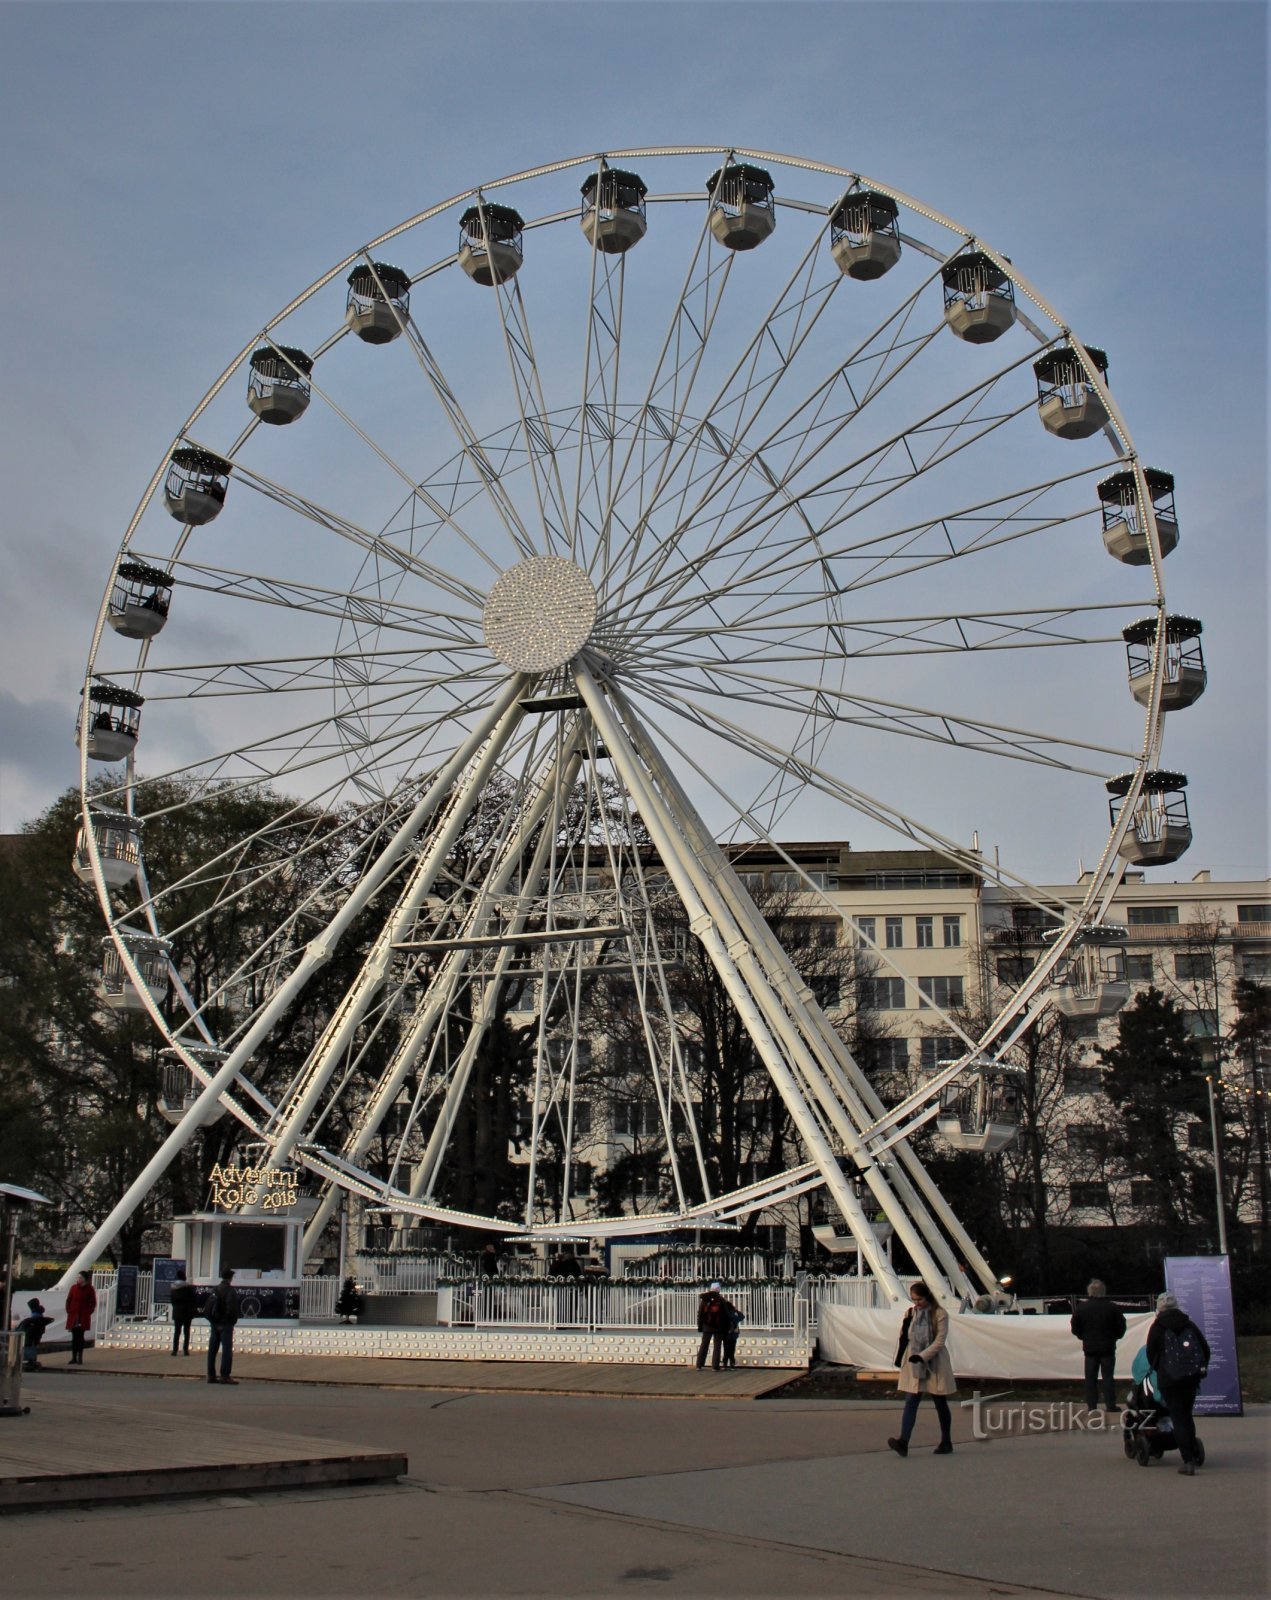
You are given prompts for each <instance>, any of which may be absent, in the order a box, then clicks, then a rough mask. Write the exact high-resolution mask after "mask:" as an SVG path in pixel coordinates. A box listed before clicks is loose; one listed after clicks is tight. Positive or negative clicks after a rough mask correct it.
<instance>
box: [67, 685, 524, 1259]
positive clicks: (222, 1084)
mask: <svg viewBox="0 0 1271 1600" xmlns="http://www.w3.org/2000/svg"><path fill="white" fill-rule="evenodd" d="M526 681H527V680H526V679H525V678H523V677H519V676H518V677H516V678H513V679H511V680H510V681H509V682H508V683H507V684H506V685H505V686H504V689H503V691H502V693H501V694H500V695H499V697H498V698H497V699H496V700H495V702H494V704H493V705H492V706H491V708H490V710H489V711H488V712H487V713H486V715H485V717H484V718H482V720H481V721H480V722H479V723H478V724H477V726H476V727H475V728H474V729H473V730H472V732H471V733H470V734H469V735H468V737H467V738H466V739H465V740H464V741H463V743H462V744H461V745H460V746H459V748H458V749H457V750H456V751H455V752H454V754H453V755H452V756H451V757H450V759H449V760H448V761H447V762H446V763H445V764H444V766H442V768H441V769H440V771H439V772H438V773H437V775H436V777H435V778H434V779H433V781H432V783H431V784H429V786H428V789H427V791H426V792H425V794H424V795H423V797H422V798H421V799H420V801H419V803H418V804H417V805H416V806H415V808H414V810H413V811H412V812H411V814H410V816H409V817H408V818H407V819H406V821H405V822H404V823H403V824H402V825H401V827H400V828H399V829H398V830H397V832H396V833H395V834H394V835H393V837H392V839H390V840H389V842H388V844H387V845H386V846H385V847H384V849H383V850H382V851H381V852H380V854H379V856H378V857H377V858H376V860H375V862H374V863H373V864H372V866H371V867H370V869H369V870H368V871H367V872H366V874H365V875H364V876H363V878H362V880H361V881H360V882H359V883H358V885H357V887H356V888H355V889H354V890H353V892H352V894H351V895H350V896H349V898H348V899H347V900H346V901H345V902H344V904H343V905H342V906H341V907H340V909H339V911H337V912H336V914H335V916H334V917H332V919H331V921H330V922H329V923H328V924H327V926H326V927H325V928H324V929H323V930H322V932H321V933H319V934H318V935H317V937H316V938H314V939H312V940H310V942H309V944H308V945H307V946H306V948H305V952H304V954H303V955H302V956H301V958H300V960H299V961H298V962H297V964H296V968H295V971H294V972H292V973H291V975H290V976H289V977H288V978H287V979H286V981H285V982H284V983H282V984H280V985H279V986H278V988H277V989H276V990H275V992H274V994H273V995H272V996H271V997H270V999H269V1001H268V1002H267V1003H266V1004H265V1006H264V1007H263V1008H262V1009H261V1011H260V1013H259V1014H258V1015H257V1017H256V1020H255V1021H254V1022H253V1023H252V1025H251V1027H250V1028H249V1029H248V1030H247V1032H246V1033H245V1034H244V1035H243V1037H242V1038H241V1039H240V1040H239V1042H238V1044H237V1045H236V1046H235V1047H234V1049H233V1050H232V1051H231V1052H230V1054H229V1055H228V1056H227V1057H226V1059H225V1061H224V1063H223V1065H222V1066H221V1068H220V1070H219V1071H218V1072H217V1073H216V1075H215V1077H213V1078H212V1080H211V1081H210V1083H208V1085H207V1087H206V1088H205V1089H204V1090H203V1091H202V1093H201V1094H200V1095H199V1096H198V1098H197V1099H196V1100H195V1101H194V1103H193V1105H191V1107H190V1108H189V1110H188V1111H187V1112H186V1114H185V1116H183V1117H182V1118H181V1120H180V1122H178V1123H177V1125H176V1127H175V1128H173V1130H172V1132H171V1133H170V1134H169V1135H168V1137H167V1138H166V1139H165V1140H164V1142H163V1144H162V1145H160V1147H159V1149H158V1150H157V1151H156V1152H155V1154H154V1155H153V1156H152V1157H151V1158H150V1160H149V1161H148V1162H147V1163H146V1166H145V1169H144V1170H143V1171H142V1172H141V1173H139V1174H138V1176H137V1177H136V1178H135V1179H134V1180H133V1182H132V1183H131V1184H130V1185H129V1186H128V1189H127V1191H126V1193H125V1194H124V1195H123V1197H122V1198H121V1199H120V1201H119V1203H118V1205H116V1206H115V1207H114V1209H113V1210H112V1211H111V1213H110V1215H109V1216H108V1217H107V1218H106V1219H105V1221H104V1222H102V1223H101V1225H100V1226H99V1227H98V1228H97V1230H96V1231H95V1232H94V1234H93V1236H92V1238H91V1239H90V1240H89V1241H88V1243H87V1244H86V1245H85V1246H84V1248H83V1249H82V1250H81V1251H80V1253H79V1255H78V1256H76V1258H75V1260H74V1261H73V1262H72V1263H71V1265H70V1266H69V1267H68V1268H67V1269H66V1271H65V1272H64V1273H63V1275H62V1277H61V1278H60V1279H59V1281H58V1287H59V1288H62V1287H69V1286H70V1284H71V1283H73V1282H74V1280H75V1277H76V1275H77V1274H78V1273H79V1272H81V1271H82V1270H83V1269H84V1267H86V1266H90V1265H91V1264H92V1263H93V1262H94V1261H96V1260H97V1258H98V1256H99V1255H100V1254H101V1252H102V1251H103V1250H104V1249H105V1248H106V1247H107V1246H109V1244H110V1243H111V1241H112V1240H113V1239H114V1237H115V1235H116V1234H117V1233H118V1232H119V1230H120V1228H121V1227H122V1226H123V1225H124V1223H125V1222H127V1220H128V1218H129V1217H130V1216H131V1215H132V1214H133V1212H134V1211H135V1210H136V1208H137V1206H138V1205H139V1204H140V1203H141V1200H142V1199H143V1197H144V1196H145V1195H147V1194H149V1192H150V1190H151V1189H152V1188H153V1187H154V1185H155V1184H156V1183H157V1182H158V1181H159V1179H160V1178H161V1177H162V1176H163V1174H164V1173H165V1172H166V1171H167V1170H168V1168H169V1167H170V1166H171V1165H172V1163H173V1162H174V1161H175V1160H176V1158H177V1156H178V1155H180V1153H181V1151H182V1150H183V1149H184V1148H185V1146H186V1145H187V1144H188V1143H189V1141H190V1139H191V1138H192V1137H193V1135H194V1133H195V1131H196V1130H197V1129H198V1128H199V1127H200V1126H201V1124H202V1122H203V1120H204V1118H205V1117H206V1116H207V1114H208V1113H209V1112H210V1111H211V1110H212V1108H213V1107H214V1106H215V1105H216V1104H217V1102H218V1101H219V1100H220V1097H221V1096H222V1095H223V1094H224V1093H225V1092H226V1091H227V1090H228V1089H229V1088H230V1087H231V1086H232V1085H233V1083H234V1081H235V1079H236V1078H237V1077H238V1076H239V1074H240V1073H242V1072H243V1071H244V1070H245V1068H246V1067H247V1064H248V1062H249V1061H250V1060H251V1058H252V1055H253V1054H254V1052H255V1051H256V1050H257V1049H258V1048H259V1046H260V1045H261V1044H262V1043H263V1041H264V1040H265V1039H266V1038H268V1036H269V1034H270V1033H271V1032H272V1030H273V1028H274V1026H275V1024H276V1023H277V1022H278V1021H279V1020H280V1018H281V1017H282V1016H283V1015H284V1014H285V1013H286V1011H287V1008H288V1007H289V1006H290V1005H291V1003H292V1001H293V1000H294V999H295V998H296V996H297V995H298V994H300V992H301V991H302V990H303V989H304V987H305V985H306V984H307V983H308V982H309V980H310V979H311V978H312V977H313V975H314V973H315V972H317V971H318V970H319V969H320V968H321V967H323V966H325V965H326V963H327V962H328V961H329V960H330V959H331V956H332V955H333V953H334V951H335V949H336V946H337V945H338V944H339V942H340V940H341V939H342V938H343V937H344V935H345V934H346V933H347V932H348V930H349V928H350V927H351V926H352V924H353V923H354V922H355V921H356V919H357V918H358V917H359V916H360V915H361V914H362V912H363V911H364V910H365V908H366V906H367V905H368V904H369V903H370V901H371V900H372V899H373V898H374V896H375V894H376V893H377V892H378V891H379V889H380V888H381V887H382V885H383V884H384V882H385V881H386V880H387V878H388V877H389V876H390V874H391V873H392V872H393V870H394V868H395V867H396V866H397V864H398V862H399V861H400V860H401V858H402V856H403V855H405V853H406V851H407V850H408V849H409V848H410V846H411V844H412V843H413V842H414V840H415V838H416V836H417V835H418V833H419V830H420V829H421V828H422V827H423V826H424V824H425V823H426V822H427V821H428V819H429V818H430V817H431V816H432V814H433V812H434V811H435V810H436V809H437V807H438V805H440V803H441V801H442V799H443V798H444V797H445V795H446V793H447V791H448V790H449V789H450V787H451V786H452V785H453V783H454V782H455V779H456V778H458V776H459V775H460V773H462V771H463V769H464V768H465V767H466V766H467V765H468V763H469V762H470V761H471V760H472V758H473V756H474V755H475V754H476V752H477V751H478V750H479V749H480V748H481V746H482V744H484V743H485V741H486V739H487V738H489V736H490V733H491V731H492V730H493V729H494V728H495V727H497V726H498V724H499V722H500V720H501V719H502V718H503V717H504V716H505V715H506V714H507V712H508V710H509V708H510V707H513V706H515V705H516V702H517V700H518V699H519V698H520V696H521V695H522V694H524V693H525V688H526Z"/></svg>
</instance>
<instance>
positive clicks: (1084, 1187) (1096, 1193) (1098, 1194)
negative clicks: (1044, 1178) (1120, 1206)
mask: <svg viewBox="0 0 1271 1600" xmlns="http://www.w3.org/2000/svg"><path fill="white" fill-rule="evenodd" d="M1068 1198H1069V1200H1070V1201H1071V1202H1072V1204H1073V1205H1074V1206H1075V1207H1076V1208H1077V1209H1078V1210H1079V1211H1095V1210H1100V1209H1103V1208H1106V1206H1107V1204H1108V1186H1107V1184H1106V1183H1070V1184H1069V1185H1068Z"/></svg>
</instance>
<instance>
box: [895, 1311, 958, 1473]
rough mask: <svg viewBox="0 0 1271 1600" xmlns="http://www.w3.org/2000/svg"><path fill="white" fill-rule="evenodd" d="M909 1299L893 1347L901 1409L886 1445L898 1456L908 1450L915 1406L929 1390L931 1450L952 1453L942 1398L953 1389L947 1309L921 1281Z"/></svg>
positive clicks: (945, 1408) (915, 1414)
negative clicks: (936, 1434)
mask: <svg viewBox="0 0 1271 1600" xmlns="http://www.w3.org/2000/svg"><path fill="white" fill-rule="evenodd" d="M909 1298H910V1300H912V1301H913V1304H912V1305H911V1306H910V1308H909V1310H908V1311H907V1312H906V1313H905V1320H904V1322H903V1323H902V1324H901V1328H900V1343H899V1345H897V1347H896V1365H897V1366H898V1367H899V1368H900V1378H899V1381H898V1382H897V1384H896V1387H897V1389H898V1390H899V1391H900V1393H901V1394H903V1395H904V1397H905V1413H904V1416H903V1417H902V1418H901V1423H900V1437H899V1439H888V1441H887V1447H888V1449H889V1450H894V1451H895V1452H896V1454H897V1455H898V1456H907V1455H908V1454H909V1436H910V1434H911V1433H912V1432H913V1431H914V1423H915V1421H916V1420H917V1417H918V1407H919V1406H920V1405H921V1404H922V1397H923V1395H924V1394H929V1395H930V1396H931V1399H932V1401H933V1403H934V1404H935V1408H936V1416H937V1417H938V1418H939V1421H940V1443H939V1444H938V1445H937V1446H936V1448H935V1451H934V1454H936V1455H938V1456H947V1455H952V1454H953V1441H952V1439H951V1438H950V1437H949V1430H950V1426H951V1424H952V1421H953V1419H952V1417H951V1415H950V1413H949V1402H948V1400H947V1399H946V1398H945V1396H946V1395H951V1394H954V1393H956V1391H957V1387H958V1386H957V1383H956V1381H955V1380H954V1376H953V1362H952V1361H951V1360H950V1359H949V1351H948V1348H947V1341H948V1338H949V1313H948V1312H947V1311H945V1310H943V1309H942V1308H941V1307H940V1306H938V1305H937V1304H936V1298H935V1296H934V1295H933V1294H932V1292H931V1290H930V1289H928V1287H927V1285H926V1284H925V1283H915V1284H914V1285H913V1286H912V1287H911V1288H910V1290H909Z"/></svg>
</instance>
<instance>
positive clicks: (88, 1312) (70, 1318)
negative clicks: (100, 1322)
mask: <svg viewBox="0 0 1271 1600" xmlns="http://www.w3.org/2000/svg"><path fill="white" fill-rule="evenodd" d="M96 1310H97V1290H96V1289H94V1288H93V1275H92V1273H91V1272H81V1273H80V1275H79V1277H78V1278H76V1280H75V1282H74V1283H73V1284H72V1285H71V1287H70V1289H69V1290H68V1291H67V1295H66V1326H67V1327H68V1328H69V1329H70V1332H71V1366H73V1367H82V1366H83V1365H84V1335H85V1334H86V1333H87V1332H88V1331H89V1329H90V1328H91V1327H92V1325H93V1313H94V1312H95V1311H96Z"/></svg>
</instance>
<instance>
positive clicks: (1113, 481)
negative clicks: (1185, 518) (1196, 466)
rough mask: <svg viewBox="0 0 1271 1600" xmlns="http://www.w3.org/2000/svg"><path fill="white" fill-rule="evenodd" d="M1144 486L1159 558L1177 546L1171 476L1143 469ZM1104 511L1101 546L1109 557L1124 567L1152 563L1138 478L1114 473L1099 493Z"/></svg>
mask: <svg viewBox="0 0 1271 1600" xmlns="http://www.w3.org/2000/svg"><path fill="white" fill-rule="evenodd" d="M1143 482H1144V486H1145V488H1146V490H1147V498H1148V500H1149V501H1150V503H1151V506H1152V514H1153V516H1154V517H1155V518H1156V536H1157V538H1158V539H1159V540H1160V545H1161V555H1162V556H1163V557H1164V556H1167V555H1169V553H1170V551H1171V550H1173V549H1174V547H1175V546H1176V545H1177V544H1178V512H1177V511H1176V510H1175V509H1174V475H1173V473H1172V472H1158V471H1157V470H1156V469H1155V468H1154V467H1146V468H1145V469H1144V472H1143ZM1098 494H1099V503H1100V505H1101V506H1102V508H1103V543H1104V547H1105V548H1106V550H1107V552H1108V554H1109V555H1110V556H1115V558H1116V559H1117V560H1118V561H1123V562H1124V563H1125V565H1126V566H1127V567H1145V566H1147V564H1148V562H1149V561H1151V559H1152V553H1151V550H1150V548H1149V546H1148V539H1147V527H1146V525H1145V522H1144V518H1143V514H1142V511H1141V508H1140V506H1139V484H1138V478H1137V476H1136V474H1135V473H1134V472H1133V471H1126V472H1114V473H1113V474H1112V476H1111V477H1110V478H1105V479H1104V480H1103V482H1102V483H1101V484H1100V485H1099V489H1098Z"/></svg>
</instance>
